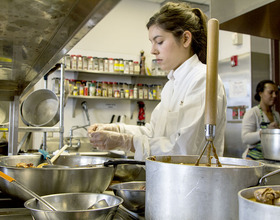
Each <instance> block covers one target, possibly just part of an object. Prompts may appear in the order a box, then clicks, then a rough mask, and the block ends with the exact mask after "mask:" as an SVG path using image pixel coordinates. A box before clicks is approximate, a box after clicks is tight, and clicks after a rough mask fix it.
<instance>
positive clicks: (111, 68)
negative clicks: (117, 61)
mask: <svg viewBox="0 0 280 220" xmlns="http://www.w3.org/2000/svg"><path fill="white" fill-rule="evenodd" d="M108 65H109V72H110V73H113V72H114V60H113V58H109V63H108Z"/></svg>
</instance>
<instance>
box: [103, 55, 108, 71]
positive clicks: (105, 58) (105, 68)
mask: <svg viewBox="0 0 280 220" xmlns="http://www.w3.org/2000/svg"><path fill="white" fill-rule="evenodd" d="M103 63H104V72H107V73H108V72H109V60H108V58H107V57H104V58H103Z"/></svg>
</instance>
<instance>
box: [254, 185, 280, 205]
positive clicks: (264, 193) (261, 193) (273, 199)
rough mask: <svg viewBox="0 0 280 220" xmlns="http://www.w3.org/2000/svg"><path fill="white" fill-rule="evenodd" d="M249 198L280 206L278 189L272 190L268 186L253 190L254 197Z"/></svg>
mask: <svg viewBox="0 0 280 220" xmlns="http://www.w3.org/2000/svg"><path fill="white" fill-rule="evenodd" d="M251 200H252V201H256V202H260V203H265V204H269V205H277V206H280V191H276V190H273V189H271V188H269V187H268V188H264V189H258V190H256V191H255V192H254V198H252V199H251Z"/></svg>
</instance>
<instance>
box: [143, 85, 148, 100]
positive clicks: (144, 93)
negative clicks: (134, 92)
mask: <svg viewBox="0 0 280 220" xmlns="http://www.w3.org/2000/svg"><path fill="white" fill-rule="evenodd" d="M143 98H144V99H148V85H146V84H144V85H143Z"/></svg>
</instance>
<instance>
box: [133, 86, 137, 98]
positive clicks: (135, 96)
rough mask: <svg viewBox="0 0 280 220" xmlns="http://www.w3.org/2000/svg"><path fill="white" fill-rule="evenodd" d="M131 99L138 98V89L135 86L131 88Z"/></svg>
mask: <svg viewBox="0 0 280 220" xmlns="http://www.w3.org/2000/svg"><path fill="white" fill-rule="evenodd" d="M133 98H134V99H137V98H138V88H137V85H136V84H134V88H133Z"/></svg>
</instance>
